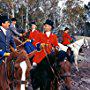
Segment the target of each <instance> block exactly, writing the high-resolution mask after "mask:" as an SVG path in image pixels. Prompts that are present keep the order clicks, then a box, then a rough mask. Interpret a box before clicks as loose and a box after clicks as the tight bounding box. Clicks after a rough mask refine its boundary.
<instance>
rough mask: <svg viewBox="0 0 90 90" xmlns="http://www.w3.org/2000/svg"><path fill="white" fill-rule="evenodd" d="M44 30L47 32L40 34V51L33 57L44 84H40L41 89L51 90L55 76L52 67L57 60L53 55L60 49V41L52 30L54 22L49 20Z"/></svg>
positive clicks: (34, 64)
mask: <svg viewBox="0 0 90 90" xmlns="http://www.w3.org/2000/svg"><path fill="white" fill-rule="evenodd" d="M43 28H44V30H45V31H44V33H43V34H42V33H41V34H40V40H41V41H40V42H39V43H38V44H37V46H38V48H40V51H37V52H36V53H35V55H34V57H33V66H34V67H35V66H36V67H37V68H36V69H37V71H39V73H38V77H40V79H41V82H42V83H40V85H41V84H42V85H41V88H40V89H41V90H43V89H45V90H50V82H51V79H52V76H53V74H52V71H51V68H50V66H51V65H52V63H53V61H54V60H55V58H54V57H53V55H52V54H53V50H54V48H56V49H57V48H58V39H57V36H56V35H55V34H53V33H52V29H53V28H54V27H53V21H52V20H49V19H47V20H46V22H45V23H44V26H43ZM49 60H50V61H51V62H49ZM37 71H36V72H37ZM34 75H35V74H34ZM36 77H37V76H36ZM43 85H44V87H43Z"/></svg>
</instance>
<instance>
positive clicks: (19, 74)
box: [7, 48, 31, 90]
mask: <svg viewBox="0 0 90 90" xmlns="http://www.w3.org/2000/svg"><path fill="white" fill-rule="evenodd" d="M12 51H13V52H12V53H11V55H10V57H8V58H7V76H8V79H9V81H10V84H11V85H13V84H16V90H26V89H25V87H26V84H27V79H28V78H29V75H30V70H31V64H30V61H29V57H28V55H27V53H26V51H25V50H21V51H19V52H17V51H14V49H13V48H12ZM15 58H16V60H15V62H14V68H13V70H14V71H13V73H14V74H13V78H14V79H11V77H12V69H11V67H12V66H11V63H12V59H15ZM12 88H13V87H12Z"/></svg>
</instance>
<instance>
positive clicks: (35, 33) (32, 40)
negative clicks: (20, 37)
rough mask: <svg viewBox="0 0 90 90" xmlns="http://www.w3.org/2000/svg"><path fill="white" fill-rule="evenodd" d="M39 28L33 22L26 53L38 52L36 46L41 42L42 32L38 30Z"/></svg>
mask: <svg viewBox="0 0 90 90" xmlns="http://www.w3.org/2000/svg"><path fill="white" fill-rule="evenodd" d="M36 28H37V26H36V23H35V21H32V22H31V32H30V35H29V38H28V40H26V43H25V44H24V48H25V50H26V52H27V53H28V54H29V53H31V52H32V51H34V50H36V45H37V44H38V43H39V42H40V31H39V30H36Z"/></svg>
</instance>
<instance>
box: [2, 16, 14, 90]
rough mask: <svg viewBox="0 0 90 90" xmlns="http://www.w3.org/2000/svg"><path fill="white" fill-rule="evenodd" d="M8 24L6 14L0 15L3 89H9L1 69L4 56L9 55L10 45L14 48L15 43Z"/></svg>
mask: <svg viewBox="0 0 90 90" xmlns="http://www.w3.org/2000/svg"><path fill="white" fill-rule="evenodd" d="M9 25H10V22H9V19H8V17H7V16H0V55H1V58H0V62H1V63H0V70H1V69H2V70H1V71H0V77H1V78H2V80H3V81H2V80H0V85H1V84H2V85H3V86H2V88H4V89H3V90H9V87H7V86H8V84H7V81H6V78H5V75H6V72H5V71H3V70H5V63H3V62H4V61H6V59H5V58H4V57H5V56H10V45H11V46H12V47H14V49H16V44H15V42H14V39H13V37H12V35H11V32H10V30H9V29H8V28H9Z"/></svg>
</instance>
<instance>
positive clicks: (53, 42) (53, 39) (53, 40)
mask: <svg viewBox="0 0 90 90" xmlns="http://www.w3.org/2000/svg"><path fill="white" fill-rule="evenodd" d="M40 36H41V41H40V42H41V43H45V44H48V46H46V47H45V48H44V49H41V51H38V52H36V54H35V56H34V58H33V62H36V63H40V62H41V61H42V60H43V59H44V58H45V56H46V53H47V54H50V53H51V50H52V47H53V46H55V47H56V46H58V39H57V36H56V35H55V34H52V33H51V34H50V36H49V37H47V35H46V34H45V33H44V34H41V35H40Z"/></svg>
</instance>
